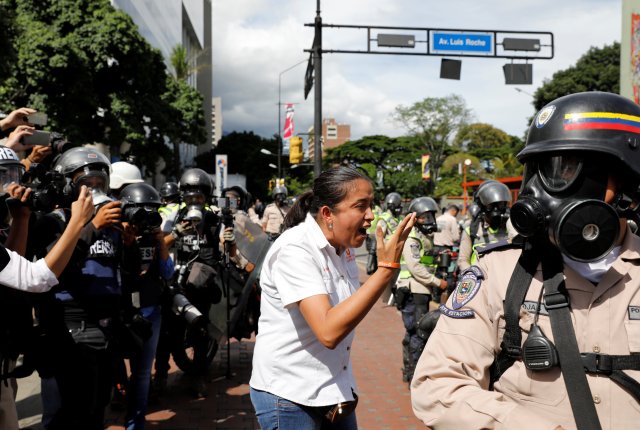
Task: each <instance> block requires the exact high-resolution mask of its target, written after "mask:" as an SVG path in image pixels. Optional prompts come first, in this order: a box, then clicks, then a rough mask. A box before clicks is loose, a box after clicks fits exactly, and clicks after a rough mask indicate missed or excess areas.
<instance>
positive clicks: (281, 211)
mask: <svg viewBox="0 0 640 430" xmlns="http://www.w3.org/2000/svg"><path fill="white" fill-rule="evenodd" d="M287 212H289V206H281V207H278V206H277V205H276V204H275V203H270V204H268V205H267V207H266V208H265V209H264V213H263V214H262V225H263V226H265V230H264V231H265V232H266V233H273V234H280V226H281V225H282V223H283V222H284V215H286V214H287Z"/></svg>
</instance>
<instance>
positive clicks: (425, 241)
mask: <svg viewBox="0 0 640 430" xmlns="http://www.w3.org/2000/svg"><path fill="white" fill-rule="evenodd" d="M409 212H415V213H416V223H415V224H414V226H413V228H412V229H411V233H410V234H409V237H408V238H407V241H406V242H405V243H404V248H403V249H402V257H401V258H400V274H399V279H398V281H397V284H396V291H395V301H396V306H397V308H398V309H399V310H400V312H401V313H402V322H403V324H404V328H405V335H404V338H403V339H402V361H403V367H402V379H403V381H404V382H409V381H411V378H412V377H413V371H414V369H415V366H416V363H417V362H418V358H420V354H421V353H422V349H423V348H424V339H422V338H421V337H420V336H418V332H417V328H418V327H417V324H418V321H419V320H420V318H422V316H423V315H424V314H426V313H427V312H429V303H430V302H431V300H432V298H433V296H434V295H438V294H439V291H438V290H446V288H447V285H448V284H447V281H445V280H444V279H440V278H438V277H437V276H436V269H437V264H436V261H435V253H434V246H433V233H435V232H436V231H437V230H438V224H437V223H436V215H437V214H438V212H439V209H438V204H437V203H436V202H435V200H433V199H432V198H431V197H418V198H415V199H413V200H412V201H411V204H410V205H409Z"/></svg>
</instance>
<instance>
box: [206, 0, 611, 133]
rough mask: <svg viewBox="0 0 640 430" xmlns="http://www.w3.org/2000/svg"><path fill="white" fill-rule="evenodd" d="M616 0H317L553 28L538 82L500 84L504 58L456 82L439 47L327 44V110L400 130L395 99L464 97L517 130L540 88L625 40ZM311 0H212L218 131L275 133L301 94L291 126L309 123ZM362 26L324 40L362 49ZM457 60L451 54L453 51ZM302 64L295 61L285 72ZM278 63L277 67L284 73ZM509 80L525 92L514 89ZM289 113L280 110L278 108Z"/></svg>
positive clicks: (398, 18) (482, 113) (393, 19)
mask: <svg viewBox="0 0 640 430" xmlns="http://www.w3.org/2000/svg"><path fill="white" fill-rule="evenodd" d="M620 3H621V2H620V1H619V0H560V1H559V0H535V1H533V0H517V1H513V0H483V1H477V0H451V1H438V2H436V1H433V0H395V1H389V0H321V4H320V6H321V16H322V20H323V23H325V24H343V25H346V24H348V25H368V26H376V25H377V26H392V27H404V28H406V27H420V28H449V29H461V30H467V29H482V30H508V31H544V32H552V33H553V35H554V42H555V56H554V58H553V59H552V60H536V61H534V62H533V85H516V86H514V85H505V83H504V75H503V72H502V65H503V64H505V63H506V62H507V60H506V59H489V58H486V59H485V58H477V59H476V58H462V60H463V61H462V72H461V79H460V80H459V81H455V80H448V79H440V78H439V73H440V57H436V56H393V55H367V54H341V53H327V54H324V56H323V117H325V118H326V117H333V118H335V119H336V121H338V122H339V123H346V124H350V125H351V135H352V139H358V138H361V137H362V136H367V135H374V134H384V135H388V136H399V135H402V134H404V132H405V131H404V130H403V129H402V127H401V126H400V125H398V124H395V123H393V122H392V121H391V120H390V115H391V114H392V113H393V111H394V109H395V107H396V106H399V105H404V106H409V105H411V104H413V103H415V102H417V101H420V100H422V99H424V98H425V97H444V96H447V95H449V94H459V95H461V96H462V97H463V98H464V99H465V101H466V103H467V107H469V108H471V109H472V111H473V113H474V116H475V119H476V120H477V121H479V122H485V123H489V124H492V125H494V126H496V127H498V128H500V129H502V130H504V131H506V132H507V133H509V134H513V135H517V136H522V134H523V132H524V131H525V129H526V128H527V126H528V124H527V119H528V118H529V117H531V115H532V114H533V113H534V111H533V107H532V104H531V100H532V97H531V96H530V95H528V94H527V93H533V92H534V91H535V89H536V88H538V87H539V86H540V85H541V84H542V82H543V81H544V80H545V79H550V78H551V76H552V75H553V73H554V72H556V71H558V70H562V69H565V68H567V67H569V66H571V65H573V64H575V62H576V60H577V59H578V58H579V57H580V56H581V55H583V54H584V53H585V52H586V51H587V50H588V49H589V48H590V47H592V46H597V47H602V46H604V45H608V44H611V43H612V42H614V41H620V32H621V15H620V14H621V4H620ZM315 14H316V1H315V0H233V1H231V0H213V85H214V89H213V93H214V96H220V97H222V109H223V113H222V114H223V121H224V125H223V130H224V132H225V133H227V132H231V131H245V130H246V131H254V132H255V133H256V134H259V135H261V136H264V137H271V136H273V135H274V134H275V133H277V129H278V80H279V77H281V100H282V102H283V103H285V102H290V103H296V106H295V109H296V112H295V126H296V131H306V130H307V129H308V127H310V126H312V125H313V106H314V104H313V91H312V92H311V94H310V95H309V98H308V99H307V100H305V99H304V92H303V81H304V72H305V69H306V61H304V60H306V59H307V58H308V54H307V53H305V52H304V50H305V49H309V48H310V47H311V44H312V41H313V27H305V26H304V24H305V23H312V22H313V20H314V17H315ZM365 44H366V33H365V32H363V31H360V32H355V31H351V30H340V29H331V28H324V29H323V48H324V49H354V48H355V49H365V48H366V45H365ZM451 58H453V57H451ZM298 62H303V63H302V64H299V65H297V66H295V67H293V68H292V69H291V70H289V71H287V72H284V73H282V72H283V71H284V70H286V69H288V68H289V67H291V66H294V65H295V64H296V63H298ZM281 73H282V74H281ZM514 87H517V88H520V89H521V90H523V91H524V92H519V91H517V90H516V89H515V88H514ZM282 122H283V123H284V111H283V112H282Z"/></svg>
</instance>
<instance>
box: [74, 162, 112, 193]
mask: <svg viewBox="0 0 640 430" xmlns="http://www.w3.org/2000/svg"><path fill="white" fill-rule="evenodd" d="M73 182H74V184H76V185H77V186H78V187H81V186H82V185H86V186H87V188H90V189H92V190H100V191H102V192H103V193H105V194H109V192H110V191H111V190H110V189H109V174H108V173H107V172H105V171H104V170H93V169H90V168H88V167H85V168H84V170H83V171H81V172H79V173H76V175H75V177H74V179H73Z"/></svg>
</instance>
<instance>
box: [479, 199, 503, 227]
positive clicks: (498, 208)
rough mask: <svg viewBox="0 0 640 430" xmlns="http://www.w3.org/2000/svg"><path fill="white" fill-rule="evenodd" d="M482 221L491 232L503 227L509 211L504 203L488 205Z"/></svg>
mask: <svg viewBox="0 0 640 430" xmlns="http://www.w3.org/2000/svg"><path fill="white" fill-rule="evenodd" d="M484 219H485V221H486V222H487V224H489V227H491V228H492V229H493V230H497V229H498V228H500V227H501V226H503V225H505V223H506V222H507V220H508V219H509V209H508V208H507V203H506V202H499V203H493V204H490V205H489V206H488V207H487V208H485V210H484Z"/></svg>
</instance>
